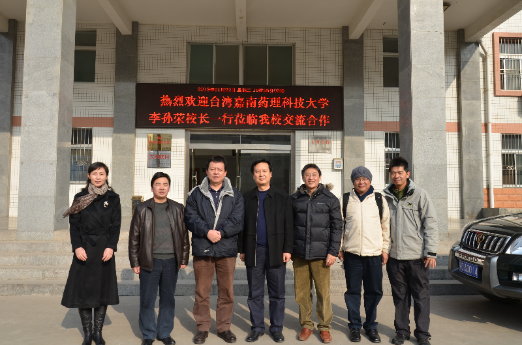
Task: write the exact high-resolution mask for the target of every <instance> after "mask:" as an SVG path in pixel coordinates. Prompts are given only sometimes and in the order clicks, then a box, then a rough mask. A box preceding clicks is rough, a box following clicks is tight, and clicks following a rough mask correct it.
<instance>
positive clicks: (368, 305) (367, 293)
mask: <svg viewBox="0 0 522 345" xmlns="http://www.w3.org/2000/svg"><path fill="white" fill-rule="evenodd" d="M343 267H344V276H345V278H346V288H347V290H346V292H345V293H344V301H345V302H346V308H347V309H348V321H349V322H350V323H349V324H348V327H349V328H350V329H352V328H357V329H360V328H361V326H362V327H364V329H365V330H367V331H368V330H371V329H377V325H378V323H377V322H375V320H376V319H377V305H378V304H379V302H380V301H381V298H382V259H381V256H380V255H379V256H359V255H355V254H352V253H348V252H344V263H343ZM362 284H364V310H365V312H366V321H365V322H364V324H362V323H361V285H362Z"/></svg>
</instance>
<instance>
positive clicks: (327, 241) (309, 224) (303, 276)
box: [292, 164, 343, 343]
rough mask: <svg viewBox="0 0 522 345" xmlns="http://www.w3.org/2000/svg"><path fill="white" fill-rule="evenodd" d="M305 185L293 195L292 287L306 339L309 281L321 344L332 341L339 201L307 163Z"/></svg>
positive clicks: (309, 321)
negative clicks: (333, 268)
mask: <svg viewBox="0 0 522 345" xmlns="http://www.w3.org/2000/svg"><path fill="white" fill-rule="evenodd" d="M301 176H302V178H303V182H304V184H303V185H302V186H301V187H300V188H299V189H298V191H297V192H295V193H294V194H293V195H292V204H293V212H294V253H293V254H292V259H293V261H294V288H295V300H296V302H297V304H299V322H300V323H301V327H302V330H301V333H300V334H299V340H302V341H304V340H307V339H308V338H309V337H310V335H311V334H312V332H313V329H314V323H313V322H312V307H313V305H312V294H311V291H312V282H313V284H314V286H315V291H316V293H317V305H316V315H317V319H318V320H319V325H318V326H317V329H318V330H319V331H320V332H321V339H322V341H323V342H324V343H329V342H331V341H332V336H331V335H330V330H331V328H332V326H330V323H331V322H332V320H333V312H332V304H331V302H330V267H331V266H332V265H333V264H334V263H335V259H336V258H337V255H338V254H339V248H340V246H341V237H342V232H343V223H342V217H341V206H340V204H339V199H337V197H336V196H335V195H334V194H333V193H332V192H330V190H329V188H328V187H329V186H325V185H323V184H322V183H320V182H321V169H319V167H318V166H317V165H315V164H307V165H305V166H304V168H303V169H302V170H301Z"/></svg>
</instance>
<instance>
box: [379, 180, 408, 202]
mask: <svg viewBox="0 0 522 345" xmlns="http://www.w3.org/2000/svg"><path fill="white" fill-rule="evenodd" d="M394 189H395V185H394V184H393V183H390V184H389V185H387V186H386V188H384V189H383V191H382V193H383V194H385V195H387V196H389V197H390V198H395V200H397V197H396V196H395V193H394V192H393V190H394ZM413 193H415V183H414V182H413V180H412V179H408V184H407V185H406V191H404V196H410V195H412V194H413Z"/></svg>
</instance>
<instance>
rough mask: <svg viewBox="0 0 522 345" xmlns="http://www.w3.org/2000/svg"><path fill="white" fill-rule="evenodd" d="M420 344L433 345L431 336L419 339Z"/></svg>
mask: <svg viewBox="0 0 522 345" xmlns="http://www.w3.org/2000/svg"><path fill="white" fill-rule="evenodd" d="M417 341H418V342H419V345H431V343H430V338H424V339H417Z"/></svg>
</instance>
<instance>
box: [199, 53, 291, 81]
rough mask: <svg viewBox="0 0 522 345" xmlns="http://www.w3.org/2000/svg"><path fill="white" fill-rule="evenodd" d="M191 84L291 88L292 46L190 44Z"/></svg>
mask: <svg viewBox="0 0 522 345" xmlns="http://www.w3.org/2000/svg"><path fill="white" fill-rule="evenodd" d="M189 83H190V84H231V85H274V86H278V85H292V84H293V47H292V46H283V45H278V46H271V45H237V44H236V45H231V44H191V45H190V58H189Z"/></svg>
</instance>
